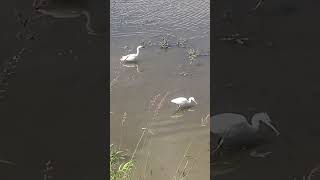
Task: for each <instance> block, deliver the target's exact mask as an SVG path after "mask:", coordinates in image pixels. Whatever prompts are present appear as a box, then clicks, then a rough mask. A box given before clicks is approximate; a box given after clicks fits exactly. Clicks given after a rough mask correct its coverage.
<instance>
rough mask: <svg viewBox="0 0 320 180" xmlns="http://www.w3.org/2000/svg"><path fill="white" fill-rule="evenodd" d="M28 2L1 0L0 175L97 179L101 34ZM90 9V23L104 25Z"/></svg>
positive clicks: (102, 76)
mask: <svg viewBox="0 0 320 180" xmlns="http://www.w3.org/2000/svg"><path fill="white" fill-rule="evenodd" d="M33 2H34V1H19V2H18V1H7V2H6V6H3V8H2V11H1V16H0V18H1V20H2V21H3V27H2V28H1V33H0V34H1V36H0V38H1V42H2V43H1V49H2V50H3V52H2V53H1V58H0V66H1V67H0V70H1V72H0V91H1V93H0V94H1V101H0V115H1V117H0V120H1V129H0V142H1V149H0V171H1V173H0V179H7V180H11V179H45V178H46V177H47V175H48V173H49V171H50V169H51V167H52V166H53V172H52V171H50V176H52V175H53V176H54V178H57V179H61V180H63V179H78V180H80V179H88V177H90V178H93V179H103V178H105V177H104V174H103V175H102V172H105V170H103V169H101V164H103V163H104V159H103V157H105V154H104V149H103V143H104V139H105V138H103V137H102V136H101V132H103V130H101V131H100V130H97V127H103V126H104V125H105V123H102V122H103V121H99V120H102V119H104V115H103V112H105V109H103V108H104V107H105V99H101V95H103V94H105V86H100V85H101V84H103V83H105V74H104V73H103V72H105V65H106V62H105V61H104V60H99V59H105V57H103V55H104V54H105V45H106V42H105V39H104V38H100V37H97V36H89V35H88V34H87V32H86V29H85V27H84V26H85V22H84V21H82V19H77V18H74V19H69V20H68V19H60V20H57V19H55V18H50V17H48V18H46V17H43V16H42V17H38V16H37V14H35V13H34V9H33V7H32V3H33ZM55 2H58V1H55ZM73 2H74V4H73V5H72V6H73V7H74V8H76V9H79V8H80V7H82V8H83V9H86V10H88V11H89V12H90V11H91V10H90V9H92V8H93V7H98V6H101V3H98V1H90V3H88V6H82V4H81V3H76V2H75V1H73ZM82 2H84V1H82ZM87 2H88V1H87ZM95 3H96V4H98V5H96V4H95ZM80 4H81V5H80ZM70 6H71V5H70ZM67 9H68V8H67ZM80 9H81V8H80ZM98 9H99V8H96V10H98ZM95 13H98V14H99V12H95ZM95 13H92V14H93V15H92V22H94V23H92V24H94V25H93V26H97V27H100V26H101V27H103V26H105V20H106V18H104V16H103V15H101V16H100V18H97V16H96V15H95ZM101 14H102V13H101ZM93 16H94V18H93ZM102 25H103V26H102ZM79 27H83V29H82V28H79ZM79 29H80V30H79ZM93 29H95V27H93ZM97 29H98V30H99V31H101V32H102V29H99V28H97ZM104 29H105V27H104ZM8 42H10V43H8ZM93 44H94V47H93ZM21 49H24V51H23V52H22V51H20V50H21ZM92 54H94V55H95V56H94V57H95V58H97V59H94V60H93V58H92ZM99 56H100V57H99ZM101 56H102V57H101ZM13 75H14V76H13ZM92 79H95V81H92ZM99 84H100V85H99ZM97 103H98V104H97ZM88 104H90V106H88ZM94 105H97V106H95V107H96V108H92V106H94ZM79 112H81V113H79ZM92 119H94V120H95V121H92ZM88 121H90V123H88ZM84 132H86V133H84ZM99 137H101V138H103V139H99ZM84 144H85V146H84ZM79 162H80V163H79ZM82 162H86V163H82ZM99 162H100V163H99ZM13 163H14V164H15V165H14V166H13ZM79 172H81V173H79Z"/></svg>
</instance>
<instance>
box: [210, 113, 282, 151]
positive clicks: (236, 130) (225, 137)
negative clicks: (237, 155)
mask: <svg viewBox="0 0 320 180" xmlns="http://www.w3.org/2000/svg"><path fill="white" fill-rule="evenodd" d="M260 122H263V123H265V124H266V125H268V126H269V127H270V128H271V129H272V130H273V131H274V132H275V133H276V135H277V136H278V135H280V132H279V131H278V130H277V129H276V128H275V127H274V126H273V125H272V124H271V120H270V118H269V116H268V114H267V113H264V112H263V113H257V114H255V115H254V116H253V117H252V120H251V124H249V122H248V121H247V118H246V117H244V116H243V115H241V114H235V113H222V114H218V115H215V116H213V117H211V119H210V131H211V133H212V134H213V135H217V136H218V137H220V140H219V142H218V146H217V147H216V150H217V149H218V148H219V147H220V146H221V145H226V146H233V145H235V146H243V145H250V144H256V143H258V141H259V140H261V139H260V138H261V137H259V136H258V134H257V132H258V131H259V127H260Z"/></svg>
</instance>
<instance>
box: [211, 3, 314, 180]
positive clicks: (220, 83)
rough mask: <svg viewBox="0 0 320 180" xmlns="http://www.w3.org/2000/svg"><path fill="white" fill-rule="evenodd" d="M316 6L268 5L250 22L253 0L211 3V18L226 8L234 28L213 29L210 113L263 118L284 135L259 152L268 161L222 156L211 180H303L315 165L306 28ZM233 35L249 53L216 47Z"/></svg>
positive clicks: (244, 154) (310, 30)
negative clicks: (222, 38)
mask: <svg viewBox="0 0 320 180" xmlns="http://www.w3.org/2000/svg"><path fill="white" fill-rule="evenodd" d="M313 3H314V1H304V2H301V1H300V2H298V1H266V2H265V4H264V8H263V9H260V10H259V11H257V12H256V14H255V15H252V16H249V15H248V13H247V12H248V11H249V10H250V8H252V7H254V5H255V1H246V2H237V1H218V2H216V7H215V12H216V14H215V15H216V16H217V17H216V19H219V18H221V17H222V16H223V13H224V11H225V10H228V9H229V10H230V9H232V10H233V13H234V14H233V16H234V17H235V18H234V24H233V25H230V24H228V23H220V24H217V26H216V27H215V28H214V31H215V32H216V34H215V36H216V37H215V39H214V40H215V51H214V54H215V58H214V59H213V62H214V63H213V64H214V66H213V69H211V71H212V72H213V74H214V84H215V86H214V94H213V96H211V98H212V108H213V109H212V112H213V114H218V113H223V112H235V113H240V114H244V115H246V116H248V117H249V119H250V118H251V117H252V115H253V113H255V112H262V111H264V112H267V113H268V114H269V115H270V118H271V120H272V121H273V122H274V123H275V125H276V127H277V128H278V130H279V131H280V133H281V134H280V136H279V137H274V138H272V139H271V141H270V142H269V143H268V144H264V145H261V146H260V150H264V151H271V152H272V154H270V155H269V156H267V157H266V158H252V157H250V156H249V151H245V150H244V151H240V152H237V153H233V154H229V156H225V158H223V159H222V160H220V161H219V164H217V165H214V166H212V168H211V171H212V172H213V179H217V180H219V179H221V180H224V179H261V180H262V179H266V180H267V179H303V176H305V177H307V176H308V174H309V173H310V171H311V169H313V168H316V167H317V166H318V164H319V161H320V154H319V149H320V146H319V145H318V144H319V143H318V142H319V133H318V132H319V127H320V126H319V120H318V111H319V101H318V100H319V90H320V89H319V88H320V87H319V84H318V82H319V80H318V77H319V68H318V67H319V66H318V64H319V63H318V59H319V57H318V54H319V53H318V52H317V51H318V50H317V46H315V44H317V39H319V37H318V33H317V32H318V31H319V26H317V25H316V24H315V23H314V22H313V21H309V19H313V17H315V16H317V12H318V10H317V9H316V8H315V7H314V6H313ZM235 32H238V33H240V34H244V35H246V36H247V37H249V39H252V40H251V41H249V42H248V45H249V46H248V47H243V46H240V45H234V44H232V43H231V44H228V43H226V42H223V41H219V40H218V38H219V36H221V35H228V34H231V33H235ZM270 42H272V44H273V46H270ZM229 52H232V53H229ZM223 162H228V163H229V164H227V163H224V164H223ZM217 163H218V162H217ZM316 174H318V175H319V172H317V173H316ZM311 179H319V176H316V175H315V176H313V177H312V178H311Z"/></svg>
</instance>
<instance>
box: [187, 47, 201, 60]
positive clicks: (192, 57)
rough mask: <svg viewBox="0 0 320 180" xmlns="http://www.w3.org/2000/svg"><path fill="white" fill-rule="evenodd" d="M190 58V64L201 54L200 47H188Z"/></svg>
mask: <svg viewBox="0 0 320 180" xmlns="http://www.w3.org/2000/svg"><path fill="white" fill-rule="evenodd" d="M187 54H188V59H189V61H190V64H192V63H193V62H194V61H195V60H196V58H197V57H198V56H199V55H200V51H199V50H198V49H193V48H190V49H187Z"/></svg>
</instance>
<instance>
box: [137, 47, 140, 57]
mask: <svg viewBox="0 0 320 180" xmlns="http://www.w3.org/2000/svg"><path fill="white" fill-rule="evenodd" d="M139 49H140V47H137V53H136V56H138V55H139Z"/></svg>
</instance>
